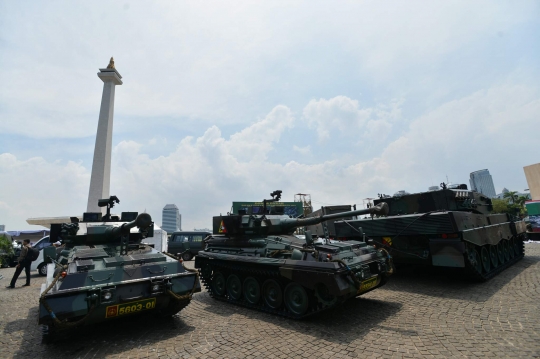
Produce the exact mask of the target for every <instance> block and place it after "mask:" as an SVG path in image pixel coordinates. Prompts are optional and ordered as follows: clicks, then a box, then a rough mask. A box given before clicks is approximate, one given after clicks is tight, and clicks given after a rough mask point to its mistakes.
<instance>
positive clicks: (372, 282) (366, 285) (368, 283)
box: [358, 277, 377, 293]
mask: <svg viewBox="0 0 540 359" xmlns="http://www.w3.org/2000/svg"><path fill="white" fill-rule="evenodd" d="M376 285H377V277H373V278H371V279H368V280H365V281H363V282H362V283H361V284H360V289H358V292H359V293H360V292H365V291H367V290H370V289H371V288H373V287H375V286H376Z"/></svg>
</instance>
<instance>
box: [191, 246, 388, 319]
mask: <svg viewBox="0 0 540 359" xmlns="http://www.w3.org/2000/svg"><path fill="white" fill-rule="evenodd" d="M357 246H358V247H361V246H362V244H358V245H357ZM324 247H328V250H329V251H331V250H332V248H331V247H333V246H331V245H329V246H324V245H322V246H318V247H315V248H316V249H315V250H316V251H318V252H319V253H320V252H323V251H324V250H325V249H326V248H324ZM335 247H350V245H346V244H336V245H335ZM229 249H230V250H231V252H237V251H238V248H237V247H230V248H229ZM333 250H334V253H336V254H337V253H340V252H339V250H338V249H335V248H334V249H333ZM226 251H227V249H226V248H222V250H220V251H215V252H211V251H202V252H199V254H198V255H197V257H196V258H195V267H196V268H198V269H199V271H200V277H201V281H202V282H203V284H204V286H205V287H206V289H207V290H208V292H209V293H210V296H212V297H213V298H215V299H218V300H221V301H226V302H230V303H233V304H236V305H241V306H245V307H249V308H252V309H256V310H259V311H264V312H269V313H273V314H276V315H280V316H285V317H290V318H294V319H301V318H305V317H308V316H311V315H314V314H316V313H318V312H320V311H323V310H326V309H329V308H332V307H333V306H335V305H337V304H338V303H340V302H343V301H345V300H347V299H349V298H353V297H356V296H359V295H362V294H364V293H367V292H369V291H371V290H373V289H375V288H379V287H381V286H383V285H384V284H385V283H386V280H387V277H388V276H389V275H390V274H391V268H389V267H390V266H391V263H388V261H387V259H386V258H383V257H382V255H381V254H380V252H378V251H374V250H367V249H366V250H364V251H363V250H362V249H361V248H357V249H356V251H355V250H354V249H353V250H351V251H350V254H351V255H353V256H354V259H352V258H351V259H349V260H347V262H348V263H350V265H349V264H347V263H344V262H343V261H342V260H336V261H330V260H328V261H315V260H306V257H308V254H309V253H307V254H304V257H303V258H298V259H291V258H268V257H263V256H250V255H236V254H232V253H225V252H226ZM325 253H326V252H325ZM326 255H327V254H324V256H326ZM360 268H363V269H362V270H364V272H363V274H362V276H360V275H359V274H358V270H359V269H360ZM366 268H369V269H366ZM231 278H232V279H231ZM231 280H235V281H236V282H238V283H240V284H241V285H239V287H238V288H237V292H235V291H234V290H230V288H229V286H228V283H230V281H231ZM222 282H223V283H225V288H223V286H222V284H221V283H222ZM268 283H272V284H273V285H274V287H275V288H274V289H275V290H276V291H277V292H278V294H277V296H278V297H282V299H281V300H278V302H279V303H275V302H272V300H271V299H268V298H267V295H266V294H265V293H266V292H265V286H266V285H267V284H268ZM276 284H277V286H276ZM253 288H256V290H255V292H257V291H259V294H256V295H255V297H253V296H250V294H249V290H250V289H253ZM257 288H258V289H257ZM291 288H295V289H296V290H298V291H301V292H302V293H303V294H302V295H304V294H305V295H306V298H307V302H306V304H305V305H306V306H307V307H306V308H303V309H302V310H297V308H295V304H294V298H293V299H291V298H290V297H291V295H289V293H290V292H291V291H292V289H291ZM298 288H302V289H298ZM288 298H289V299H288ZM297 304H298V303H297Z"/></svg>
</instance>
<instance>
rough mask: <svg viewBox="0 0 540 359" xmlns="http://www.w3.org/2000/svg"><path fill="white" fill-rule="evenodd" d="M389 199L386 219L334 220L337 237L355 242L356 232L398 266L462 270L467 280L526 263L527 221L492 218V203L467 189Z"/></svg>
mask: <svg viewBox="0 0 540 359" xmlns="http://www.w3.org/2000/svg"><path fill="white" fill-rule="evenodd" d="M441 187H442V188H441V189H440V190H435V191H429V192H423V193H414V194H405V195H398V196H393V197H388V196H384V195H380V199H378V200H375V201H374V204H378V203H382V202H383V201H384V202H386V203H387V204H388V206H389V213H388V217H384V218H374V219H359V220H351V221H336V222H335V223H334V225H335V229H336V236H337V237H338V238H340V239H353V240H354V239H356V238H358V237H359V235H360V234H359V233H358V231H357V228H359V227H361V228H362V230H363V232H364V233H365V235H367V236H369V237H370V238H372V239H373V240H374V241H376V242H378V243H381V244H383V245H384V246H385V247H386V248H388V249H391V251H390V252H391V253H392V255H393V258H394V261H395V263H396V264H398V263H420V264H427V265H433V266H439V267H458V268H464V269H465V271H466V273H467V276H469V277H471V278H474V279H476V280H480V281H482V280H487V279H489V278H491V277H493V276H494V275H496V274H497V273H499V272H500V271H502V270H503V269H505V268H507V267H509V266H511V265H512V264H514V263H516V262H517V261H519V260H520V259H521V258H523V255H524V247H523V238H524V233H525V231H526V228H525V223H524V222H523V221H515V220H514V219H513V218H512V217H511V216H509V215H507V214H492V213H491V211H492V209H493V207H492V204H491V199H489V198H487V197H486V196H484V195H483V194H481V193H478V192H475V191H469V190H467V185H464V184H462V185H459V186H456V187H455V188H452V189H450V188H447V187H446V185H445V184H444V183H442V184H441Z"/></svg>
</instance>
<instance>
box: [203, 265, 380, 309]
mask: <svg viewBox="0 0 540 359" xmlns="http://www.w3.org/2000/svg"><path fill="white" fill-rule="evenodd" d="M199 260H200V261H201V263H203V264H202V266H201V267H204V266H205V265H209V266H210V267H211V268H212V272H213V271H215V270H218V271H222V272H224V273H227V274H229V273H234V274H236V275H238V276H240V277H241V278H245V277H248V276H249V277H256V278H259V279H260V284H262V283H263V282H264V281H265V280H267V279H278V280H280V281H281V282H283V280H284V278H283V277H281V276H280V274H279V271H278V270H277V269H273V268H260V269H254V268H253V267H250V268H247V267H244V266H240V265H237V264H235V263H225V262H223V261H219V262H218V261H217V260H208V259H206V258H205V259H203V258H200V257H199ZM203 272H204V270H203V269H199V273H200V278H201V281H202V283H203V285H204V287H205V288H206V290H207V291H208V293H209V294H210V297H212V298H214V299H217V300H219V301H222V302H227V303H231V304H234V305H238V306H242V307H246V308H250V309H255V310H258V311H260V312H266V313H270V314H274V315H279V316H281V317H286V318H292V319H304V318H307V317H310V316H312V315H315V314H317V313H320V312H322V311H325V310H328V309H330V308H333V307H335V306H337V304H339V303H341V302H342V301H340V300H339V298H338V300H337V301H336V302H335V303H333V304H332V305H325V304H324V303H321V302H320V301H318V300H317V298H316V296H315V295H314V294H313V293H308V296H309V298H310V305H309V309H308V311H307V312H306V313H305V314H303V315H296V314H294V313H291V312H290V311H289V310H288V308H287V306H286V305H285V304H284V303H283V304H282V305H281V307H280V308H279V309H273V308H270V307H268V306H266V305H265V304H264V299H263V298H262V293H261V299H260V300H259V303H258V304H251V303H249V302H247V301H246V300H245V299H244V297H243V296H242V298H241V299H240V300H234V299H232V298H230V297H229V296H228V295H227V294H225V295H224V296H219V295H217V294H216V293H215V292H214V290H213V288H212V276H206V275H204V274H203ZM290 282H291V281H289V283H290ZM378 287H379V286H377V287H376V288H378ZM373 289H375V288H373ZM282 290H283V288H282ZM261 292H262V288H261ZM315 302H316V305H315Z"/></svg>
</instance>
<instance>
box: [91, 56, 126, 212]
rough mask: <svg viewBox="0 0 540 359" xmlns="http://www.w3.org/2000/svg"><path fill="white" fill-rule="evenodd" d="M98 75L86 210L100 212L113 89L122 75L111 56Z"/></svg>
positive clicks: (107, 178) (106, 183)
mask: <svg viewBox="0 0 540 359" xmlns="http://www.w3.org/2000/svg"><path fill="white" fill-rule="evenodd" d="M97 75H98V77H99V78H100V79H101V80H102V81H103V95H102V96H101V108H100V109H99V121H98V128H97V134H96V147H95V149H94V161H93V163H92V177H91V178H90V191H89V193H88V207H87V210H86V211H87V212H101V208H100V207H98V199H101V198H109V190H110V186H111V151H112V132H113V116H114V90H115V87H116V85H122V80H121V78H122V76H120V74H119V73H118V71H116V69H115V67H114V59H113V58H112V57H111V61H110V62H109V65H108V66H107V68H105V69H99V72H98V74H97Z"/></svg>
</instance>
